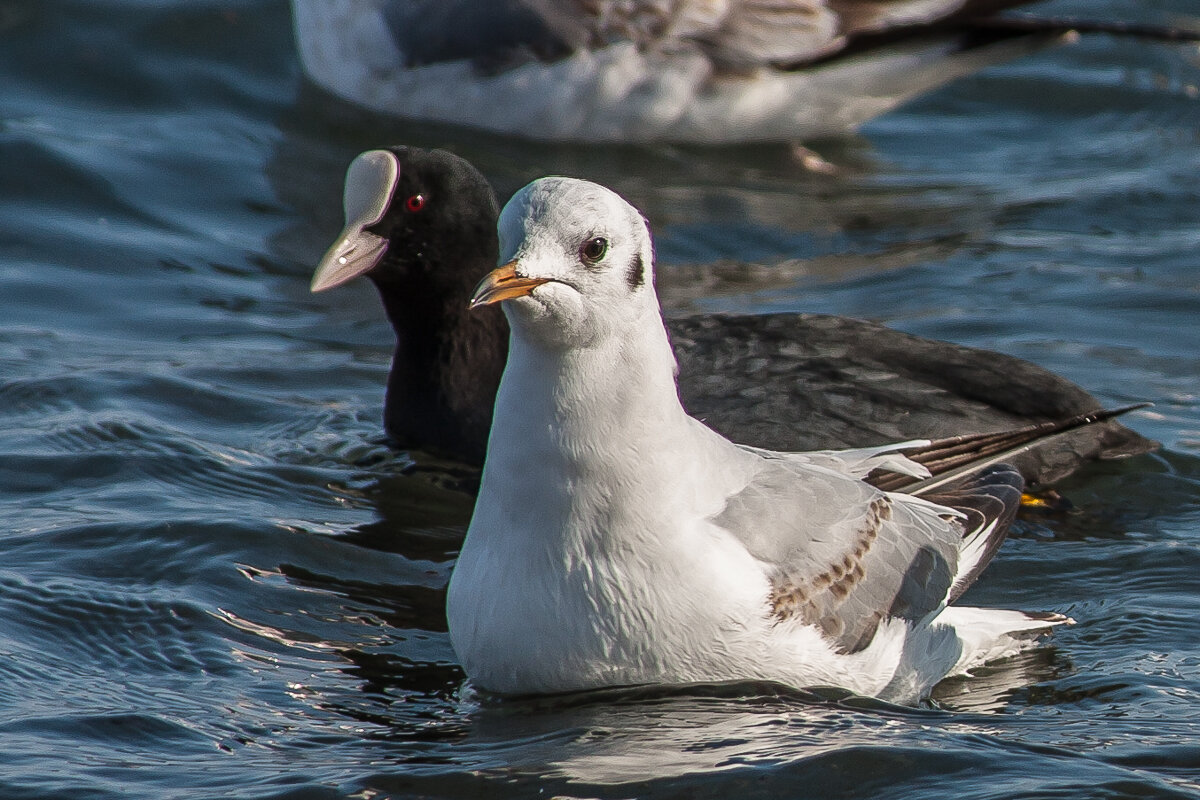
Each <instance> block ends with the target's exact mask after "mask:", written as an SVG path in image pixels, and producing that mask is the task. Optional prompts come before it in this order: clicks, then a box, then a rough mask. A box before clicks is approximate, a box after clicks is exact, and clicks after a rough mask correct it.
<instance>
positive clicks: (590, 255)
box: [579, 236, 608, 264]
mask: <svg viewBox="0 0 1200 800" xmlns="http://www.w3.org/2000/svg"><path fill="white" fill-rule="evenodd" d="M607 252H608V239H605V238H604V237H603V236H597V237H596V238H594V239H588V240H587V241H586V242H584V243H583V244H582V245H580V246H579V257H580V258H582V259H583V260H584V261H585V262H586V263H588V264H595V263H596V262H598V261H599V260H600V259H602V258H604V254H605V253H607Z"/></svg>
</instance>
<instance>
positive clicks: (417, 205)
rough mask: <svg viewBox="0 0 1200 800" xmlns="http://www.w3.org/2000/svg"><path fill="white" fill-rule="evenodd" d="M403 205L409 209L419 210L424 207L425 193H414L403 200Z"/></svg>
mask: <svg viewBox="0 0 1200 800" xmlns="http://www.w3.org/2000/svg"><path fill="white" fill-rule="evenodd" d="M404 205H405V207H406V208H407V209H408V210H409V211H420V210H421V209H422V208H424V207H425V195H423V194H414V195H413V196H412V197H410V198H408V199H407V200H405V201H404Z"/></svg>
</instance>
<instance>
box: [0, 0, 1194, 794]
mask: <svg viewBox="0 0 1200 800" xmlns="http://www.w3.org/2000/svg"><path fill="white" fill-rule="evenodd" d="M1047 10H1049V11H1058V12H1064V13H1071V12H1076V13H1087V14H1089V15H1094V16H1100V15H1105V14H1107V15H1111V16H1124V17H1127V18H1134V19H1141V20H1147V21H1162V20H1164V19H1167V18H1169V15H1170V13H1172V12H1174V13H1184V12H1188V11H1194V7H1193V5H1192V3H1191V0H1161V1H1160V2H1150V0H1144V1H1143V2H1132V1H1122V0H1093V1H1092V2H1084V0H1079V1H1078V2H1065V1H1064V2H1055V3H1052V4H1049V5H1048V7H1047ZM397 142H407V143H414V144H420V145H427V146H431V145H436V146H447V147H451V148H453V149H454V150H456V151H457V152H459V153H460V154H462V155H464V156H466V157H467V158H469V159H471V160H473V161H475V162H476V163H477V164H478V165H479V166H480V167H481V168H483V169H484V170H485V172H486V173H487V174H488V175H489V176H490V177H491V178H493V180H494V181H495V182H496V184H497V185H498V186H499V187H500V188H501V189H502V191H511V190H512V189H515V188H516V187H517V186H519V185H520V184H522V183H523V182H525V181H526V180H529V179H531V178H533V177H536V176H538V175H541V174H545V173H550V172H558V173H564V172H565V173H570V174H576V175H581V176H584V177H589V178H593V179H596V180H600V181H603V182H605V183H608V184H610V185H613V186H614V187H615V188H617V189H618V190H619V191H621V192H623V193H624V194H626V195H627V196H628V197H630V199H632V200H633V201H635V202H636V203H638V204H639V205H640V206H641V207H642V208H643V209H645V211H646V212H647V214H648V215H649V217H650V220H651V222H652V224H653V225H654V227H655V230H656V232H657V236H658V249H659V252H660V259H661V262H662V263H661V266H660V269H661V273H662V274H661V287H662V294H663V299H664V304H665V305H666V306H667V308H668V310H669V311H670V312H671V313H687V312H688V311H691V310H736V311H744V312H755V311H765V310H807V311H821V312H834V313H841V314H852V315H857V316H865V317H870V318H874V319H881V320H884V321H886V322H888V323H890V324H892V325H894V326H895V327H897V328H901V329H903V330H907V331H911V332H914V333H918V334H921V335H925V336H931V337H936V338H942V339H949V340H953V341H957V342H963V343H966V344H971V345H976V346H981V347H987V348H991V349H995V350H1000V351H1004V352H1007V353H1012V354H1015V355H1018V356H1021V357H1024V358H1028V359H1031V360H1033V361H1036V362H1038V363H1040V364H1043V365H1044V366H1046V367H1049V368H1050V369H1053V370H1055V371H1057V372H1060V373H1062V374H1064V375H1066V376H1068V377H1070V378H1072V379H1073V380H1075V381H1077V382H1079V383H1081V384H1082V385H1084V386H1085V387H1087V388H1088V389H1089V390H1091V391H1092V392H1094V393H1095V394H1096V395H1097V396H1099V397H1100V398H1101V399H1102V400H1104V401H1105V402H1107V403H1123V402H1128V401H1135V400H1150V401H1153V402H1154V403H1155V404H1156V405H1155V407H1154V408H1153V409H1151V410H1148V411H1145V412H1141V413H1139V414H1137V415H1135V416H1133V417H1132V418H1131V419H1130V421H1129V424H1130V425H1131V426H1133V427H1135V428H1136V429H1137V430H1139V431H1140V432H1142V433H1143V434H1145V435H1147V436H1150V437H1153V438H1156V439H1158V440H1160V441H1161V442H1162V443H1163V444H1164V448H1163V450H1162V451H1161V452H1160V453H1158V454H1156V455H1153V456H1145V457H1141V458H1138V459H1135V460H1131V461H1128V462H1123V463H1119V464H1111V465H1106V466H1103V467H1097V468H1094V469H1091V470H1089V471H1087V472H1086V473H1084V474H1083V475H1080V476H1079V477H1077V478H1076V479H1074V480H1073V481H1072V482H1071V483H1069V484H1068V485H1067V486H1066V487H1065V489H1066V490H1067V492H1068V494H1069V495H1070V496H1071V498H1072V499H1073V500H1074V502H1075V504H1076V507H1077V510H1076V511H1075V512H1074V513H1071V514H1067V515H1057V516H1045V517H1029V518H1027V519H1025V520H1023V521H1022V522H1021V524H1020V526H1019V528H1018V530H1017V531H1016V532H1015V534H1014V536H1013V537H1012V538H1011V539H1010V541H1009V542H1008V543H1007V544H1006V545H1005V547H1004V549H1003V550H1002V552H1001V553H1000V556H999V558H998V559H997V561H996V562H995V563H994V564H993V566H992V567H991V568H990V569H989V571H988V572H987V573H986V574H985V576H984V578H983V579H982V580H981V581H980V583H979V584H978V586H977V587H976V588H975V589H973V590H972V593H971V596H970V600H971V601H972V602H973V603H976V604H982V605H997V606H1010V607H1023V608H1038V609H1052V610H1057V611H1061V612H1064V613H1069V614H1070V615H1072V616H1073V617H1075V618H1076V619H1077V620H1078V621H1079V624H1077V625H1076V626H1074V627H1072V628H1070V629H1068V630H1063V631H1061V632H1060V633H1059V634H1058V635H1056V636H1055V638H1054V640H1053V644H1052V646H1049V647H1046V648H1044V649H1041V650H1038V651H1035V652H1032V653H1030V654H1028V655H1026V656H1024V657H1022V658H1020V659H1017V660H1014V661H1012V662H1009V663H1005V664H1000V665H996V666H994V667H991V668H989V669H987V670H984V671H982V673H981V674H980V675H979V676H977V677H975V678H973V679H971V680H965V681H952V682H948V683H946V684H944V685H943V686H942V687H940V689H939V691H938V694H937V697H936V698H935V701H934V702H933V703H931V704H929V705H928V706H927V707H922V708H917V709H911V708H898V707H891V706H885V705H882V704H879V703H874V702H870V701H865V700H861V699H857V698H852V697H843V696H840V695H838V694H836V693H826V694H820V695H815V694H808V693H801V692H784V691H781V690H780V689H779V688H778V687H770V686H742V687H734V688H732V689H731V688H729V687H696V688H694V689H691V690H687V691H682V692H679V691H675V692H665V691H659V692H653V691H626V692H616V693H601V694H599V695H596V696H589V697H586V698H577V699H571V700H562V699H559V700H546V701H540V702H527V703H503V704H499V705H495V704H480V703H479V702H478V701H477V699H476V698H474V697H473V696H472V695H471V693H470V692H469V691H464V690H463V689H462V686H461V684H462V675H461V672H460V671H459V670H458V668H457V666H456V665H455V660H454V655H453V652H452V650H451V648H450V645H449V641H448V639H447V636H446V633H445V621H444V617H443V612H442V602H443V589H444V586H445V583H446V580H447V578H448V575H449V572H450V569H451V566H452V563H453V558H454V554H455V552H456V548H457V546H458V543H459V541H460V539H461V536H462V534H463V531H464V529H465V525H466V522H467V519H468V516H469V513H470V500H469V498H467V497H465V496H464V495H462V494H460V493H458V492H456V491H455V490H454V489H453V487H447V486H445V485H443V484H442V483H441V482H439V481H438V480H436V479H434V478H431V477H429V473H415V474H409V473H406V472H405V471H404V469H405V467H406V466H408V465H409V463H410V459H409V457H408V456H407V455H406V454H403V453H392V452H390V451H389V450H388V449H387V448H386V447H385V446H384V445H383V442H382V438H381V430H380V429H381V425H380V418H381V403H382V392H383V385H384V379H385V376H386V373H387V367H388V360H389V357H390V351H391V331H390V329H389V328H388V327H387V325H386V323H385V322H384V321H383V318H382V315H381V312H380V308H379V305H378V301H377V300H376V298H375V297H374V294H373V292H372V290H371V288H370V287H369V286H367V285H352V286H348V287H346V288H344V289H339V290H338V291H336V292H331V293H328V294H323V295H320V296H312V295H310V294H309V293H308V289H307V286H308V278H309V275H310V273H311V270H312V268H313V265H314V264H315V260H316V258H317V257H318V256H319V254H320V252H321V251H322V250H323V249H324V248H325V247H326V246H327V245H328V244H329V243H330V241H331V238H332V236H333V235H334V234H335V233H336V231H337V229H338V227H339V222H340V214H341V210H340V194H341V175H342V172H343V170H344V169H345V166H346V164H347V163H348V162H349V160H350V159H351V158H352V157H353V156H354V155H355V154H357V153H358V152H359V151H360V150H363V149H366V148H368V147H375V146H379V145H383V144H389V143H397ZM812 144H813V147H814V148H815V149H816V150H817V151H818V152H820V153H821V154H822V155H823V156H824V157H825V158H827V159H828V160H830V161H831V162H833V163H834V164H836V165H837V166H838V167H839V169H840V172H841V174H840V175H838V176H835V177H830V176H821V175H812V174H808V173H806V172H804V171H803V170H802V169H801V168H799V167H798V166H796V164H795V163H794V161H793V160H792V159H791V157H790V154H789V152H788V150H787V149H786V148H782V147H755V148H730V149H720V150H705V149H688V148H674V147H665V146H664V147H655V148H636V149H635V148H607V149H596V148H573V147H565V146H555V147H546V146H537V145H530V144H527V143H523V142H516V141H512V140H503V139H495V138H491V137H487V136H484V135H481V134H476V133H469V132H464V131H461V130H455V129H448V128H439V127H437V126H431V125H425V124H414V123H404V122H400V121H397V120H394V119H389V118H384V117H380V116H375V115H372V114H368V113H365V112H362V111H358V110H356V109H354V108H352V107H351V106H348V105H346V104H344V103H341V102H339V101H337V100H335V99H333V98H331V97H329V96H327V95H325V94H322V93H321V92H319V91H317V90H315V89H313V88H311V87H309V86H308V85H306V84H305V82H304V80H303V79H302V77H301V75H300V72H299V68H298V64H297V60H296V56H295V50H294V47H293V43H292V39H291V31H290V16H289V9H288V6H287V4H286V3H285V2H283V0H222V2H214V1H213V0H205V1H203V2H197V1H196V0H192V2H182V0H178V1H177V2H158V3H146V2H138V1H137V0H125V1H124V2H122V1H121V0H92V1H91V2H82V0H77V1H75V2H71V0H56V2H53V3H47V2H43V1H42V0H8V2H5V3H3V4H2V5H0V308H2V309H3V313H2V314H0V509H2V511H3V522H2V523H0V797H4V798H33V797H40V798H65V797H71V798H142V797H145V798H165V797H186V798H208V797H212V798H285V797H286V798H325V797H355V798H364V800H365V799H366V798H382V797H477V796H480V795H482V794H483V793H485V792H486V793H488V794H489V795H491V796H513V797H533V796H537V797H546V798H549V797H553V796H556V795H559V796H571V797H605V798H627V797H713V798H728V797H816V798H827V797H837V798H866V797H871V798H892V797H894V798H918V797H919V798H961V797H972V798H1047V797H1064V798H1077V797H1096V798H1101V797H1102V798H1117V797H1200V695H1198V691H1200V600H1198V595H1200V400H1198V397H1200V334H1198V332H1197V325H1196V322H1197V319H1198V317H1197V312H1198V311H1200V278H1198V277H1197V276H1198V275H1200V272H1198V271H1197V269H1196V267H1197V261H1198V259H1200V256H1198V253H1200V248H1198V245H1200V182H1198V179H1197V176H1198V175H1200V55H1198V53H1197V50H1196V49H1195V48H1194V47H1192V48H1188V47H1184V46H1173V47H1167V46H1156V45H1147V44H1143V43H1138V42H1128V41H1115V40H1113V39H1110V38H1105V37H1100V38H1095V39H1085V40H1084V41H1083V42H1081V43H1079V44H1078V45H1075V46H1072V47H1062V48H1057V49H1053V50H1049V51H1046V52H1045V53H1042V54H1039V55H1037V56H1034V57H1030V58H1026V59H1024V60H1022V61H1019V62H1016V63H1013V64H1009V65H1004V66H1000V67H996V68H993V69H990V70H988V71H986V72H984V73H982V74H980V75H977V76H975V77H972V78H970V79H966V80H962V81H959V82H957V83H955V84H953V85H952V86H950V87H947V88H946V89H944V90H941V91H939V92H936V93H934V94H932V95H929V96H927V97H925V98H922V99H921V100H919V101H917V102H915V103H913V104H911V105H909V106H908V107H906V108H904V109H902V110H900V111H897V112H895V113H892V114H890V115H888V116H886V117H883V118H881V119H880V120H878V121H876V122H874V123H872V124H871V125H869V126H867V127H866V128H865V129H864V130H863V132H862V134H861V135H859V136H855V137H848V138H845V139H841V140H835V141H828V142H816V143H812Z"/></svg>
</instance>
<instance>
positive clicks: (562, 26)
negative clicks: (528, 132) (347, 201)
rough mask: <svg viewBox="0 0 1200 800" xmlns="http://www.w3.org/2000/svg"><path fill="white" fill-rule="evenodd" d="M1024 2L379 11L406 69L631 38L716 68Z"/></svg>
mask: <svg viewBox="0 0 1200 800" xmlns="http://www.w3.org/2000/svg"><path fill="white" fill-rule="evenodd" d="M1024 2H1029V0H726V1H725V2H713V1H712V0H392V1H391V2H388V3H386V4H385V5H384V8H383V12H384V15H385V17H386V18H387V20H388V23H389V25H390V27H391V30H392V35H393V38H394V40H395V43H396V46H397V48H398V49H399V50H400V51H401V52H402V53H403V54H404V57H405V59H406V61H407V64H408V66H418V65H421V64H430V63H435V62H440V61H455V60H468V61H472V62H474V63H475V64H476V65H477V66H479V67H482V68H484V69H489V70H501V69H506V68H509V67H512V66H517V65H519V64H520V63H523V62H525V61H529V60H538V61H554V60H556V59H559V58H563V57H565V56H568V55H570V54H571V53H573V52H575V51H576V50H579V49H582V48H598V47H603V46H604V45H607V44H611V43H614V42H622V41H624V42H632V43H633V44H634V45H636V46H637V47H638V48H640V49H662V50H679V49H687V48H695V49H698V50H701V51H703V52H704V53H706V54H707V55H708V56H709V57H710V58H711V59H712V60H713V62H714V63H715V64H716V65H718V66H719V67H732V68H735V69H737V68H746V67H757V66H765V65H768V64H788V65H800V64H804V63H807V62H812V61H815V60H818V59H821V58H824V57H827V56H830V55H833V54H834V53H836V52H838V51H839V50H841V49H842V48H844V47H845V46H846V45H847V43H848V42H849V41H850V40H852V39H853V38H854V37H855V36H859V35H864V36H879V35H881V34H886V33H887V32H889V31H892V30H894V29H907V28H920V27H922V26H926V25H929V24H931V23H933V22H935V21H938V20H942V19H956V18H960V17H973V16H981V15H983V14H986V13H989V12H992V11H995V10H997V9H998V8H1001V7H1008V6H1014V5H1020V4H1022V3H1024Z"/></svg>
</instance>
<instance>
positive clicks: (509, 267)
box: [471, 177, 659, 347]
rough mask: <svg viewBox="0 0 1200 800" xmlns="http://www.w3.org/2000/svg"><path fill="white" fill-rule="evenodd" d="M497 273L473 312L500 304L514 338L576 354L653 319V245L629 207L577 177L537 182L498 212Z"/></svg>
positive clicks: (482, 287)
mask: <svg viewBox="0 0 1200 800" xmlns="http://www.w3.org/2000/svg"><path fill="white" fill-rule="evenodd" d="M499 234H500V258H499V263H500V264H501V266H500V267H498V268H497V269H495V270H493V271H492V272H491V273H489V274H488V275H487V276H486V277H485V278H484V279H483V280H482V281H481V282H480V283H479V285H478V286H477V287H476V289H475V293H474V295H473V296H472V298H471V306H472V308H476V307H479V306H483V305H490V304H492V303H498V302H501V301H504V310H505V313H506V314H507V315H508V319H509V323H510V324H511V325H512V327H513V329H514V331H522V332H524V333H526V334H528V335H531V336H533V337H534V338H535V339H536V340H538V341H539V342H541V343H542V344H544V345H560V346H564V347H581V346H586V345H588V344H589V343H590V342H593V341H595V340H596V339H597V338H599V337H604V336H610V335H620V333H621V331H623V330H628V328H629V326H631V325H637V324H640V323H641V320H642V319H643V318H644V317H645V315H646V314H647V313H652V314H655V315H657V314H658V313H659V312H658V301H657V298H656V297H655V294H654V287H653V263H654V246H653V243H652V241H651V238H650V229H649V227H648V226H647V225H646V221H645V219H643V217H642V215H641V214H640V213H639V212H638V210H637V209H636V208H634V207H633V206H632V205H630V204H629V203H627V202H626V201H625V200H624V199H622V198H621V196H620V195H618V194H617V193H616V192H613V191H611V190H610V189H606V188H604V187H603V186H599V185H597V184H594V183H590V182H588V181H583V180H577V179H574V178H557V177H555V178H540V179H538V180H536V181H534V182H533V183H531V184H529V185H528V186H526V187H525V188H523V189H521V190H520V191H519V192H517V193H516V194H515V195H513V197H512V199H511V200H509V201H508V203H507V204H506V205H505V206H504V209H503V210H502V211H501V212H500V222H499Z"/></svg>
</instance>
